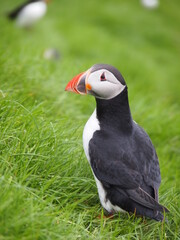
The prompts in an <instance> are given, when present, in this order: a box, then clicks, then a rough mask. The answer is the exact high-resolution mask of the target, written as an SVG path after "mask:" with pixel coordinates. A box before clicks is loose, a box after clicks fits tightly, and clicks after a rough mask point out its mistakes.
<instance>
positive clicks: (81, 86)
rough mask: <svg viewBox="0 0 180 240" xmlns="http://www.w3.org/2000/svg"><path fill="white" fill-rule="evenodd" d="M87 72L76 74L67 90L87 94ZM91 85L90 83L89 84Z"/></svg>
mask: <svg viewBox="0 0 180 240" xmlns="http://www.w3.org/2000/svg"><path fill="white" fill-rule="evenodd" d="M86 78H87V72H82V73H80V74H78V75H77V76H75V77H74V78H73V79H72V80H71V81H70V82H69V83H68V84H67V86H66V88H65V91H69V92H75V93H77V94H82V95H85V94H87V90H88V89H87V84H86ZM88 85H89V84H88Z"/></svg>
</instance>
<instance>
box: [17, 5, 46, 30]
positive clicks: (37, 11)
mask: <svg viewBox="0 0 180 240" xmlns="http://www.w3.org/2000/svg"><path fill="white" fill-rule="evenodd" d="M46 10H47V6H46V3H45V2H34V3H30V4H28V5H27V6H26V7H24V8H23V9H22V10H21V12H20V13H19V15H18V17H17V24H18V25H19V26H20V27H28V26H31V25H32V24H33V23H34V22H36V21H37V20H39V19H40V18H41V17H43V16H44V14H45V13H46Z"/></svg>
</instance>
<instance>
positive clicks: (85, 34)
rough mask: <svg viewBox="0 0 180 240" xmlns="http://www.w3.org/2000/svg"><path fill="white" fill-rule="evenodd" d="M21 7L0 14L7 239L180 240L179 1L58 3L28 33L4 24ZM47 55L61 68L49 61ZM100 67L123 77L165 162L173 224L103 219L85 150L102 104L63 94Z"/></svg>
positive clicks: (1, 170) (165, 192) (0, 136)
mask: <svg viewBox="0 0 180 240" xmlns="http://www.w3.org/2000/svg"><path fill="white" fill-rule="evenodd" d="M20 2H22V1H21V0H18V1H14V0H6V1H1V8H0V106H1V107H0V187H1V193H0V239H3V240H9V239H73V240H74V239H103V240H104V239H146V240H147V239H149V240H150V239H179V238H180V229H179V226H180V201H179V199H180V184H179V182H180V151H179V146H180V110H179V104H180V97H179V91H180V68H179V56H180V28H179V26H180V14H179V0H174V1H168V0H164V1H160V7H159V8H158V9H155V10H148V9H144V8H143V7H142V6H141V5H140V1H138V0H134V1H131V0H128V1H122V0H121V1H119V0H112V1H106V0H105V1H104V0H99V1H95V0H92V1H82V0H76V1H67V0H61V1H51V3H50V4H49V9H48V13H47V15H46V16H45V18H44V19H42V20H41V21H39V22H38V23H37V25H36V26H35V27H34V28H33V29H31V30H29V31H24V30H22V29H18V28H17V27H16V26H15V24H14V23H12V22H9V21H8V20H7V19H6V17H5V15H6V13H7V12H8V11H9V10H10V9H12V8H14V6H16V5H17V4H18V3H20ZM49 48H55V49H57V50H58V51H59V52H60V54H61V58H60V60H59V61H51V60H47V59H44V57H43V55H44V51H45V50H46V49H49ZM95 63H108V64H111V65H113V66H115V67H117V68H118V69H119V70H120V71H121V73H122V75H123V76H124V78H125V79H126V82H127V85H128V90H129V100H130V106H131V112H132V115H133V118H134V120H135V121H136V122H137V123H139V124H140V125H141V126H142V127H143V128H144V129H145V130H146V131H147V132H148V134H149V135H150V137H151V139H152V142H153V144H154V145H155V147H156V150H157V154H158V156H159V161H160V167H161V175H162V184H161V187H160V202H161V203H162V204H163V205H165V206H166V207H167V208H168V209H169V210H170V213H168V214H167V215H166V218H167V219H168V222H166V223H164V222H163V223H157V222H155V221H153V220H149V219H146V221H144V220H143V219H141V218H135V217H134V216H130V215H128V214H122V213H120V214H117V215H116V216H115V217H114V218H113V219H104V218H103V214H104V213H103V211H102V208H101V205H100V203H99V199H98V195H97V189H96V185H95V181H94V179H93V175H92V173H91V170H90V167H89V165H88V162H87V160H86V158H85V155H84V152H83V148H82V131H83V126H84V124H85V123H86V121H87V119H88V118H89V116H90V115H91V113H92V112H93V110H94V107H95V101H94V99H93V97H91V96H87V97H84V96H78V95H76V94H71V93H68V92H65V91H64V88H65V86H66V84H67V83H68V81H69V80H71V78H72V77H73V76H75V75H76V74H78V73H79V72H82V71H84V70H86V69H88V68H89V67H90V66H91V65H93V64H95ZM98 215H101V218H100V219H99V218H98Z"/></svg>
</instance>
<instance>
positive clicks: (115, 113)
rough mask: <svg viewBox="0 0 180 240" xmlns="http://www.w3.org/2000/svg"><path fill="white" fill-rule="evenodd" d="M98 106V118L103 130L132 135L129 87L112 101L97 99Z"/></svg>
mask: <svg viewBox="0 0 180 240" xmlns="http://www.w3.org/2000/svg"><path fill="white" fill-rule="evenodd" d="M96 105H97V109H96V112H97V118H98V120H99V123H100V127H101V129H111V130H115V131H121V132H125V133H131V131H132V123H133V120H132V117H131V112H130V107H129V101H128V92H127V87H125V88H124V90H123V91H122V92H121V93H120V94H119V95H117V96H116V97H114V98H112V99H109V100H104V99H98V98H96Z"/></svg>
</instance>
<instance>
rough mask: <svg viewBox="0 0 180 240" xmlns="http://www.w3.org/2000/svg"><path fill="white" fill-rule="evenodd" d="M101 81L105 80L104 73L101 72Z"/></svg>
mask: <svg viewBox="0 0 180 240" xmlns="http://www.w3.org/2000/svg"><path fill="white" fill-rule="evenodd" d="M100 80H101V81H106V77H105V73H104V72H103V73H102V74H101V77H100Z"/></svg>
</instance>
